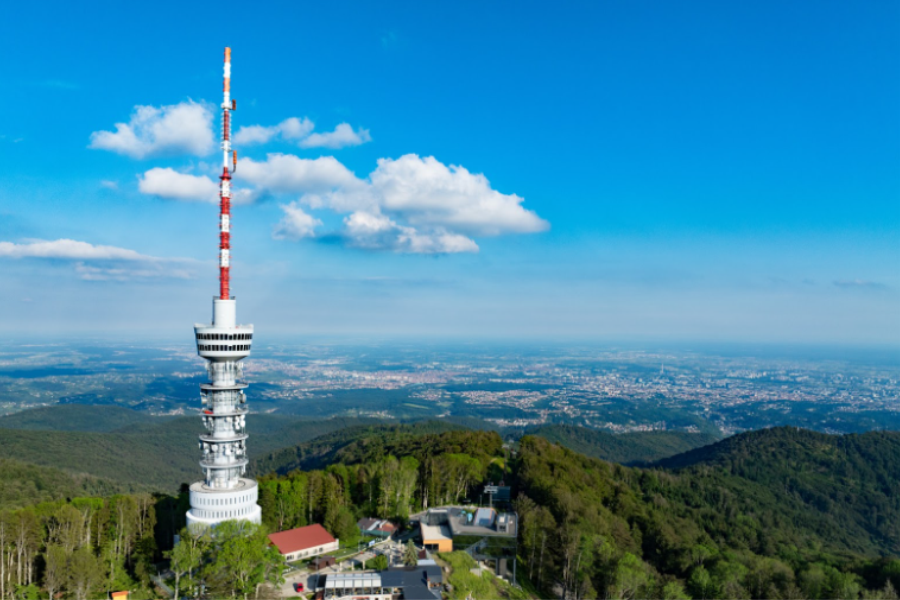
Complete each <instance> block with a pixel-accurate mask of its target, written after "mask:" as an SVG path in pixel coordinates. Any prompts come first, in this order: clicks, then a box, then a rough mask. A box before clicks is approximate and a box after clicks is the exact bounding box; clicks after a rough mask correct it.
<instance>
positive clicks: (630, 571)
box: [610, 552, 650, 599]
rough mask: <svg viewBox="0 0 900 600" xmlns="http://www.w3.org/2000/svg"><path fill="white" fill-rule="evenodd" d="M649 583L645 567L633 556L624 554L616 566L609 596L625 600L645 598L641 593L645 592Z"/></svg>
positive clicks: (648, 574)
mask: <svg viewBox="0 0 900 600" xmlns="http://www.w3.org/2000/svg"><path fill="white" fill-rule="evenodd" d="M649 583H650V573H649V572H648V570H647V565H646V564H644V562H643V561H642V560H641V559H640V558H638V557H637V556H635V555H634V554H632V553H630V552H626V553H625V554H624V555H623V556H622V558H620V559H619V563H618V564H617V565H616V571H615V574H614V575H613V583H612V586H611V589H610V595H611V596H612V597H613V598H625V599H630V598H638V597H645V596H646V594H642V591H644V590H646V588H647V586H648V584H649Z"/></svg>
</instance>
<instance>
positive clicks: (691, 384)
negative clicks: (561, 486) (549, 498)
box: [0, 344, 900, 435]
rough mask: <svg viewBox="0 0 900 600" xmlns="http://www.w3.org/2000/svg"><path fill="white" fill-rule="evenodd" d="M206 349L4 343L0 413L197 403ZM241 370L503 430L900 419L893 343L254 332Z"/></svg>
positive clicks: (294, 408)
mask: <svg viewBox="0 0 900 600" xmlns="http://www.w3.org/2000/svg"><path fill="white" fill-rule="evenodd" d="M523 348H527V349H523ZM202 362H203V361H202V359H200V358H199V357H197V356H196V352H195V350H194V348H193V347H192V346H190V345H187V344H184V345H166V344H160V345H158V346H156V347H152V346H148V345H141V346H133V345H131V346H129V345H116V344H105V345H104V344H84V345H80V346H76V345H66V344H53V345H34V344H30V345H21V346H15V345H8V346H7V347H6V349H5V350H4V351H3V352H2V354H0V414H10V413H14V412H18V411H21V410H25V409H28V408H34V407H39V406H49V405H53V404H91V405H104V404H114V405H119V406H125V407H130V408H133V409H135V410H139V411H143V412H146V413H149V414H153V415H159V416H166V415H181V414H194V413H197V412H198V411H199V409H200V403H199V401H198V399H197V398H196V396H197V386H198V384H199V383H202V382H203V375H202V373H203V369H202ZM246 375H247V378H248V380H249V381H250V382H251V383H253V384H254V388H253V389H254V403H253V407H252V408H253V410H255V411H256V412H265V413H282V414H290V415H294V416H308V417H310V418H316V419H321V418H328V417H333V416H356V417H371V418H380V419H385V420H414V419H421V418H439V419H469V420H472V419H477V420H480V421H483V422H485V423H486V424H488V426H491V427H496V428H498V429H527V428H529V427H532V426H537V425H542V424H548V423H564V424H573V425H581V426H585V427H591V428H595V429H600V430H605V431H611V432H616V433H622V432H631V431H651V430H675V431H679V430H680V431H703V432H708V433H718V434H720V435H731V434H734V433H737V432H740V431H745V430H751V429H759V428H762V427H770V426H777V425H796V426H801V427H807V428H811V429H816V430H819V431H823V432H829V433H852V432H862V431H868V430H872V429H898V428H900V365H898V363H897V362H892V361H891V360H890V357H889V356H888V359H887V360H886V359H885V357H884V356H875V355H873V357H872V359H871V360H867V359H866V356H865V355H854V356H853V359H852V360H850V359H846V360H843V359H837V358H834V357H827V358H825V357H818V358H816V357H810V358H799V357H794V358H778V357H776V356H775V355H772V356H752V355H745V354H742V353H739V352H729V353H718V354H717V353H716V352H713V351H704V352H700V351H658V350H657V351H650V350H647V351H641V350H635V349H598V348H590V347H582V346H575V345H573V346H572V347H565V346H561V345H557V346H548V347H539V346H537V347H526V346H522V347H520V348H518V349H511V348H504V347H499V346H498V347H489V346H477V345H474V344H473V345H471V346H460V345H449V344H448V345H446V346H438V345H427V346H424V347H423V346H418V345H414V344H373V345H343V346H342V345H314V344H309V345H286V344H282V345H268V346H266V345H265V344H260V345H259V347H258V350H257V351H255V354H254V359H253V360H252V361H250V362H249V363H248V364H247V369H246Z"/></svg>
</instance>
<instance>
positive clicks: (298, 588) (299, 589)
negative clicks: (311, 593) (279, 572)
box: [294, 581, 303, 592]
mask: <svg viewBox="0 0 900 600" xmlns="http://www.w3.org/2000/svg"><path fill="white" fill-rule="evenodd" d="M294 591H295V592H302V591H303V584H302V583H300V582H299V581H298V582H297V583H295V584H294Z"/></svg>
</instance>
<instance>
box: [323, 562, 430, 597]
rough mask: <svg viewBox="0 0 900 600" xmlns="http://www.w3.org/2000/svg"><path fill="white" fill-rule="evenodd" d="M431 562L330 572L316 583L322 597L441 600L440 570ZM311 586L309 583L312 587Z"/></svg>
mask: <svg viewBox="0 0 900 600" xmlns="http://www.w3.org/2000/svg"><path fill="white" fill-rule="evenodd" d="M429 562H431V564H421V563H420V564H419V566H417V567H406V568H397V569H388V570H387V571H381V572H378V573H333V574H332V573H329V574H328V575H321V576H319V577H318V580H317V582H316V586H315V590H316V598H321V599H322V600H352V599H356V598H367V599H368V600H398V599H402V600H440V598H441V591H440V588H441V584H442V583H443V572H442V571H441V568H440V567H439V566H437V565H436V564H434V562H433V561H429ZM311 587H312V586H311Z"/></svg>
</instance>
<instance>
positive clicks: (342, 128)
mask: <svg viewBox="0 0 900 600" xmlns="http://www.w3.org/2000/svg"><path fill="white" fill-rule="evenodd" d="M371 141H372V136H371V134H370V133H369V130H368V129H363V128H361V127H360V128H359V129H357V130H356V131H353V128H352V127H351V126H350V124H349V123H341V124H340V125H338V126H337V127H335V128H334V131H329V132H327V133H313V134H310V135H309V136H307V137H306V138H305V139H303V140H301V141H300V147H301V148H331V149H334V150H336V149H338V148H346V147H347V146H359V145H360V144H365V143H366V142H371Z"/></svg>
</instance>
